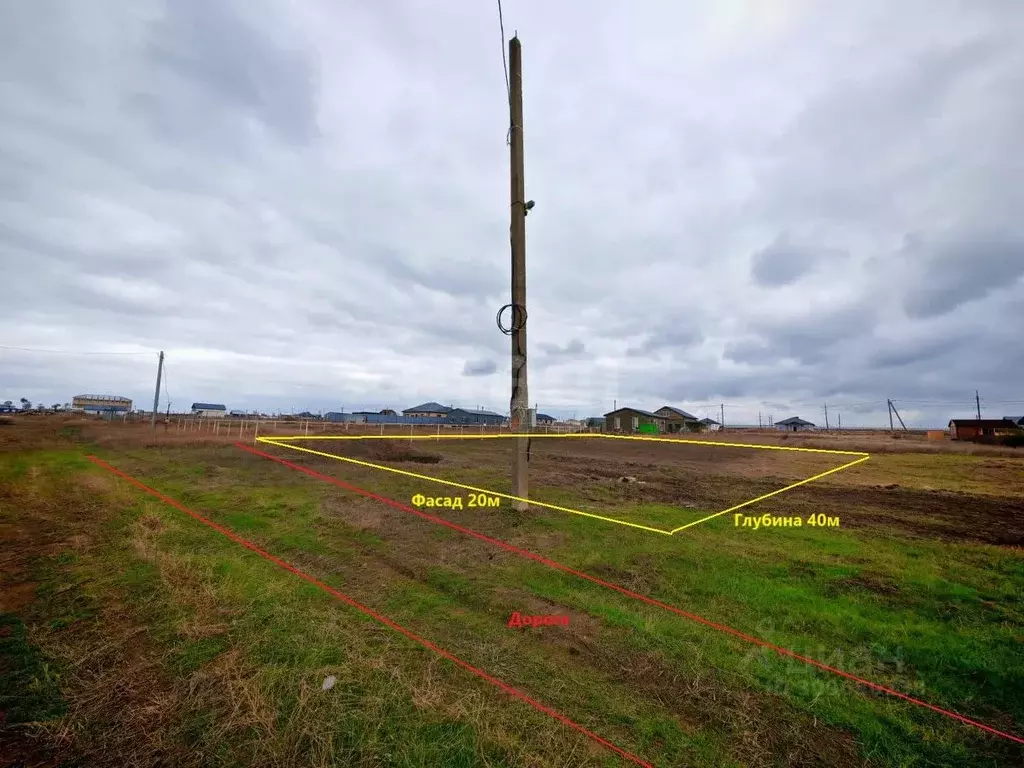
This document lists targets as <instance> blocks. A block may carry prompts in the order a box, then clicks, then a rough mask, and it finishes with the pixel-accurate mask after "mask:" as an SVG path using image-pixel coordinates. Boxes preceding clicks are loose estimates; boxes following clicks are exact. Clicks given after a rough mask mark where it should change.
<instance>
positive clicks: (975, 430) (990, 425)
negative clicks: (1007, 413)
mask: <svg viewBox="0 0 1024 768" xmlns="http://www.w3.org/2000/svg"><path fill="white" fill-rule="evenodd" d="M1016 431H1018V430H1017V427H1016V425H1014V423H1013V422H1011V421H1008V420H1007V419H950V420H949V436H950V437H951V438H953V439H954V440H974V439H976V438H979V437H985V436H987V435H1011V434H1013V433H1014V432H1016Z"/></svg>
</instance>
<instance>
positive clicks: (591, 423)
mask: <svg viewBox="0 0 1024 768" xmlns="http://www.w3.org/2000/svg"><path fill="white" fill-rule="evenodd" d="M583 426H585V427H586V428H587V429H604V428H605V418H604V416H589V417H587V418H586V419H584V420H583Z"/></svg>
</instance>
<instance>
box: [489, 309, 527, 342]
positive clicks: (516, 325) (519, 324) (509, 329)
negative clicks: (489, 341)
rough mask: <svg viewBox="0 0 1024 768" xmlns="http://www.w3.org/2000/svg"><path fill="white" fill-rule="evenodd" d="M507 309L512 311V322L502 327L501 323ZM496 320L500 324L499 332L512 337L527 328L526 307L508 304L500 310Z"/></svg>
mask: <svg viewBox="0 0 1024 768" xmlns="http://www.w3.org/2000/svg"><path fill="white" fill-rule="evenodd" d="M506 309H509V310H512V322H511V324H510V325H508V326H505V325H502V322H501V318H502V316H503V315H504V314H505V310H506ZM494 320H495V322H496V323H497V324H498V330H499V331H501V332H502V333H503V334H505V335H506V336H511V335H512V334H513V333H515V332H516V331H521V330H523V328H525V327H526V307H524V306H522V305H521V304H506V305H504V306H503V307H502V308H501V309H499V310H498V314H497V315H496V316H495V318H494Z"/></svg>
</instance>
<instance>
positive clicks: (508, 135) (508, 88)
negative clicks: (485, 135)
mask: <svg viewBox="0 0 1024 768" xmlns="http://www.w3.org/2000/svg"><path fill="white" fill-rule="evenodd" d="M498 27H499V28H500V29H501V66H502V69H504V70H505V96H506V97H507V98H508V108H509V113H508V130H507V131H506V132H505V145H506V146H508V145H509V144H511V143H512V85H511V83H510V81H509V79H508V58H507V57H506V55H505V16H504V14H503V13H502V11H501V0H498Z"/></svg>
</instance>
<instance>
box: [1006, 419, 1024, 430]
mask: <svg viewBox="0 0 1024 768" xmlns="http://www.w3.org/2000/svg"><path fill="white" fill-rule="evenodd" d="M1003 421H1008V422H1010V423H1011V424H1013V425H1014V426H1015V427H1021V428H1024V416H1003Z"/></svg>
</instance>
